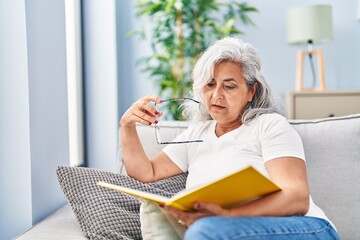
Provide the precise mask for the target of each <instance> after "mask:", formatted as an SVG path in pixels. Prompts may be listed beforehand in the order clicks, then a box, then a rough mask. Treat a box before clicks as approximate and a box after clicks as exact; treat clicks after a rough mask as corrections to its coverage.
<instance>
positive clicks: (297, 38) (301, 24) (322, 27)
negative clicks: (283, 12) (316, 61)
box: [287, 5, 332, 44]
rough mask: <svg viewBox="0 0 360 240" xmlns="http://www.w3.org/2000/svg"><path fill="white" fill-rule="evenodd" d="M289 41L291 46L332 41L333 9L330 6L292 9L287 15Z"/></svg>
mask: <svg viewBox="0 0 360 240" xmlns="http://www.w3.org/2000/svg"><path fill="white" fill-rule="evenodd" d="M287 28H288V29H287V30H288V31H287V39H288V43H290V44H302V43H307V42H308V41H309V40H312V41H313V42H327V41H330V40H331V39H332V9H331V6H329V5H313V6H304V7H296V8H292V9H290V10H289V11H288V13H287Z"/></svg>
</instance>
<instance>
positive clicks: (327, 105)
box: [286, 91, 360, 119]
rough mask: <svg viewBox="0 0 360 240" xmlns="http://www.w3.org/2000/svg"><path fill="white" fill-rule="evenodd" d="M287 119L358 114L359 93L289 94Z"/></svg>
mask: <svg viewBox="0 0 360 240" xmlns="http://www.w3.org/2000/svg"><path fill="white" fill-rule="evenodd" d="M286 101H287V102H286V106H287V117H288V118H289V119H314V118H325V117H333V116H343V115H348V114H355V113H360V91H333V92H289V93H287V95H286Z"/></svg>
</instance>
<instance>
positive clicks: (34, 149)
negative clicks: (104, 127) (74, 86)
mask: <svg viewBox="0 0 360 240" xmlns="http://www.w3.org/2000/svg"><path fill="white" fill-rule="evenodd" d="M0 36H1V37H0V53H1V54H0V194H1V197H0V239H11V238H13V237H15V236H16V235H18V234H20V233H21V232H23V231H25V230H26V229H28V228H30V227H31V226H32V225H33V224H35V223H36V222H38V221H39V220H41V219H43V218H44V217H46V216H48V215H49V214H50V213H52V212H54V211H55V210H56V209H57V208H59V207H60V206H62V205H63V204H65V198H64V196H63V194H62V192H61V189H60V186H59V183H58V181H57V177H56V174H55V170H56V167H57V166H58V165H69V146H68V145H69V142H68V123H67V122H68V119H67V118H68V117H67V90H66V88H67V87H66V65H65V63H66V61H65V60H66V58H65V57H66V56H65V15H64V2H63V1H48V0H27V1H23V0H11V1H8V0H0Z"/></svg>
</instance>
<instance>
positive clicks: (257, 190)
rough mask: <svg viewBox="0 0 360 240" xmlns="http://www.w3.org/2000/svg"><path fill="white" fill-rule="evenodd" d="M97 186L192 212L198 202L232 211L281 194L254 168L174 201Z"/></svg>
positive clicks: (207, 185)
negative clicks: (270, 195)
mask: <svg viewBox="0 0 360 240" xmlns="http://www.w3.org/2000/svg"><path fill="white" fill-rule="evenodd" d="M97 185H99V186H103V187H107V188H111V189H114V190H116V191H119V192H123V193H126V194H129V195H131V196H134V197H137V198H142V199H145V200H149V201H152V202H156V203H162V204H165V205H169V206H172V207H175V208H178V209H181V210H187V211H192V210H193V207H192V206H193V203H194V202H196V201H200V202H207V203H214V204H218V205H220V206H222V207H223V208H230V207H234V206H236V205H240V204H243V203H245V202H249V201H252V200H255V199H257V198H260V197H263V196H265V195H267V194H270V193H273V192H276V191H280V190H281V189H280V187H278V186H277V185H276V184H275V183H273V182H272V181H271V180H270V179H268V178H267V177H265V176H264V175H262V174H261V173H259V172H258V171H257V170H256V169H255V168H253V167H252V166H249V167H246V168H244V169H242V170H239V171H237V172H235V173H232V174H230V175H227V176H225V177H222V178H220V179H218V180H215V181H213V182H210V183H208V184H205V185H203V186H199V187H196V188H192V189H187V190H183V191H180V192H178V193H176V194H175V195H174V196H172V197H171V198H167V197H163V196H161V195H157V194H152V193H148V192H144V191H139V190H135V189H131V188H126V187H122V186H118V185H114V184H110V183H106V182H101V181H100V182H98V183H97Z"/></svg>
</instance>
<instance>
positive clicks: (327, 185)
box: [16, 114, 360, 240]
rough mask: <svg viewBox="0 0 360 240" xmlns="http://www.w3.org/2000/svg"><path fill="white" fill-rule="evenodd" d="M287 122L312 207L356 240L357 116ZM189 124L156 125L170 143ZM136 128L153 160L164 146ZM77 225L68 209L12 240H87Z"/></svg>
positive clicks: (149, 130) (359, 220)
mask: <svg viewBox="0 0 360 240" xmlns="http://www.w3.org/2000/svg"><path fill="white" fill-rule="evenodd" d="M289 122H290V123H291V125H292V126H293V128H294V129H295V130H296V131H297V132H298V133H299V135H300V136H301V138H302V140H303V144H304V149H305V155H306V159H307V173H308V180H309V185H310V191H311V195H312V197H313V200H314V202H315V204H317V205H318V206H320V207H321V208H322V209H323V210H324V212H325V213H326V215H327V216H328V217H329V219H331V221H332V222H333V223H334V225H335V226H336V228H337V230H338V232H339V235H340V238H341V239H345V240H358V239H360V228H359V226H360V114H356V115H349V116H343V117H332V118H324V119H314V120H289ZM188 124H189V123H188V122H180V121H178V122H176V121H160V122H159V126H160V129H161V136H162V138H163V139H172V138H173V137H174V136H176V135H177V134H179V133H180V132H181V131H183V130H184V129H186V127H187V126H188ZM137 129H138V133H139V135H140V139H141V142H142V143H143V145H144V148H145V151H146V153H147V154H149V155H152V154H153V153H155V152H157V151H159V150H160V149H161V148H162V147H163V145H158V144H157V143H156V141H155V136H154V128H153V127H152V126H144V125H138V126H137ZM119 156H121V141H120V145H119ZM119 163H120V164H119V169H118V170H117V171H118V172H120V173H121V174H126V172H125V169H124V168H123V166H122V164H121V163H122V162H121V158H120V159H119ZM78 220H79V219H77V218H76V216H75V214H74V211H73V209H72V206H71V205H70V204H66V205H65V206H64V207H62V208H61V209H59V210H58V211H57V212H55V213H54V214H52V215H51V216H49V217H48V218H46V219H44V220H43V221H41V222H40V223H38V224H36V225H35V226H33V227H32V228H31V229H29V230H28V231H26V232H25V233H23V234H22V235H20V236H18V237H17V238H16V239H19V240H32V239H36V240H39V239H49V240H51V239H67V240H73V239H74V240H75V239H79V240H80V239H84V240H85V239H87V238H86V237H85V236H84V235H83V233H82V231H81V227H80V225H79V221H78ZM94 239H96V238H94Z"/></svg>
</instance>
